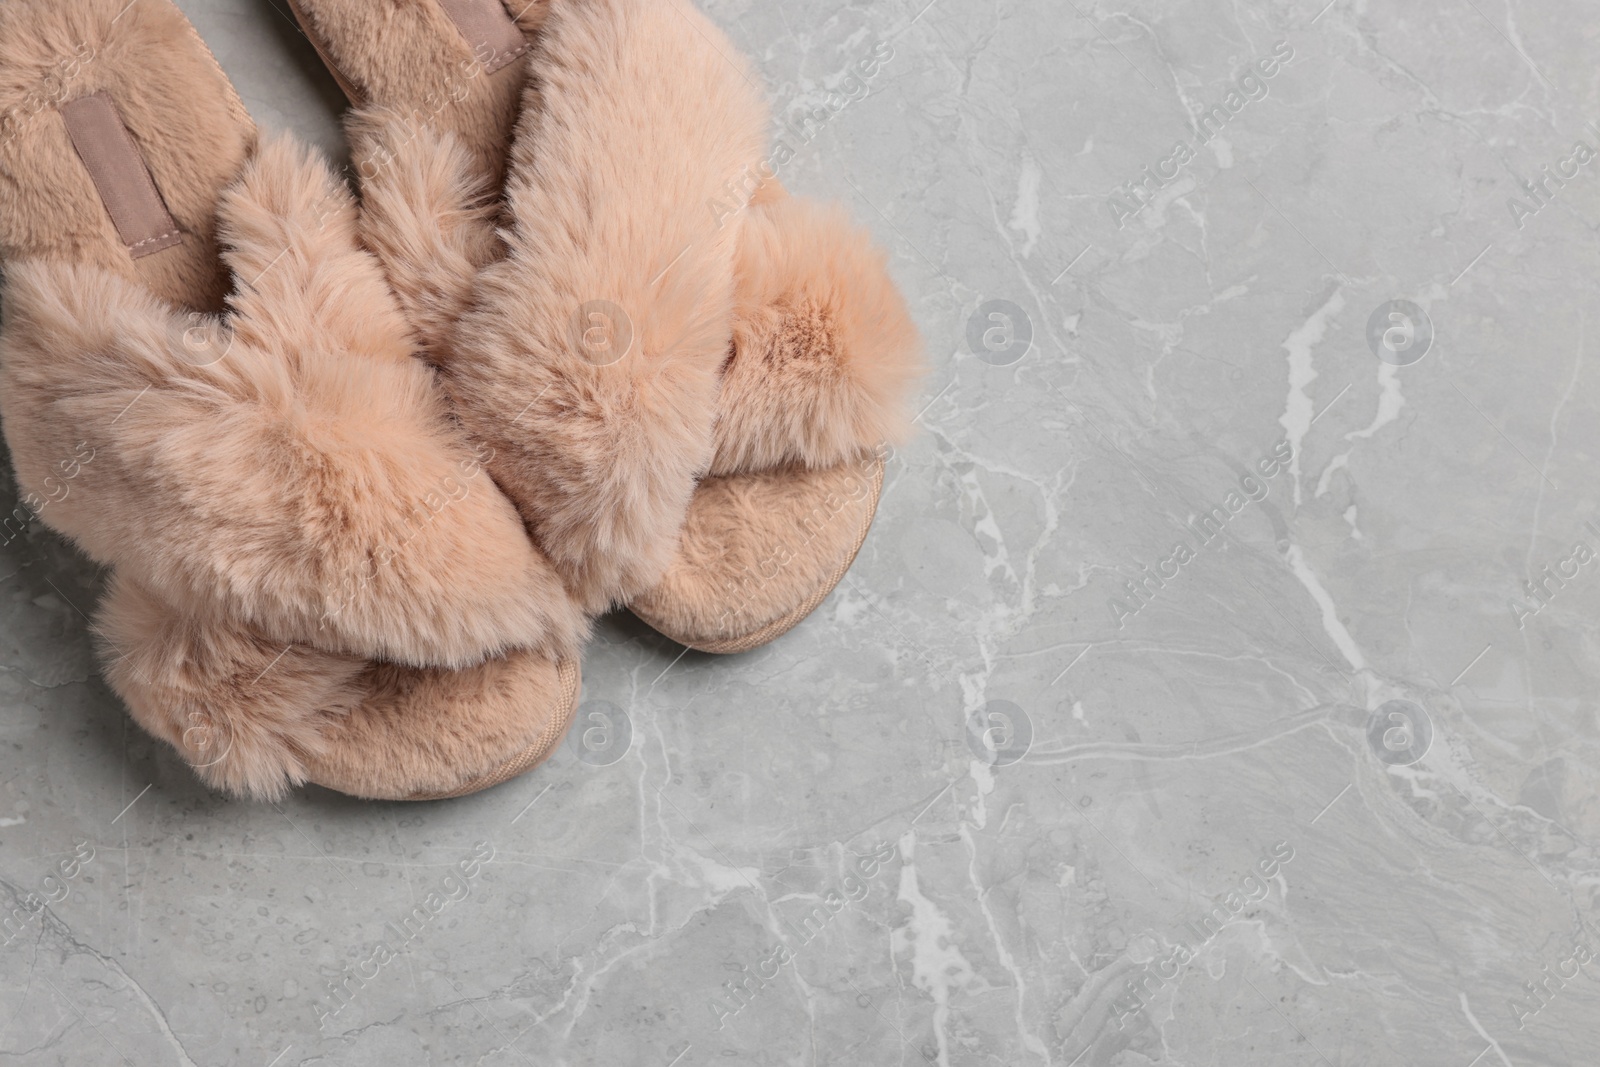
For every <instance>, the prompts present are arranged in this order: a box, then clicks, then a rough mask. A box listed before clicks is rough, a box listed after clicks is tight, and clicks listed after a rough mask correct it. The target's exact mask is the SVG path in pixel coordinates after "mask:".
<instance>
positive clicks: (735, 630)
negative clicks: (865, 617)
mask: <svg viewBox="0 0 1600 1067" xmlns="http://www.w3.org/2000/svg"><path fill="white" fill-rule="evenodd" d="M297 6H298V8H299V10H300V12H301V16H302V19H303V20H304V25H305V27H306V29H307V31H308V33H309V34H310V35H311V36H312V37H313V39H314V40H316V41H317V42H318V48H319V51H321V52H322V53H323V54H324V55H325V56H327V57H329V58H330V60H331V61H332V62H333V63H335V64H336V65H337V66H338V67H339V69H340V71H341V74H340V79H341V81H342V82H344V83H346V84H348V85H350V86H352V87H353V89H354V91H355V93H356V96H357V98H358V99H360V100H364V101H368V102H369V103H368V106H367V107H366V108H365V109H363V110H362V111H361V112H358V113H357V114H356V115H355V116H354V117H353V119H352V122H351V132H352V137H351V140H352V145H353V150H354V156H355V160H356V168H357V170H358V171H359V172H360V173H361V175H362V178H363V190H362V191H363V207H364V215H365V218H364V225H363V229H364V232H365V233H366V235H367V241H368V244H369V246H370V247H372V248H373V250H374V251H375V252H377V254H378V255H379V257H380V258H381V259H382V260H383V261H384V264H385V267H386V269H387V271H388V274H389V278H390V282H391V284H392V285H393V286H394V288H395V290H396V291H397V293H398V294H399V295H400V296H401V299H402V301H403V303H404V304H405V306H406V312H407V315H408V317H410V318H411V320H412V321H413V324H414V325H416V326H417V328H418V330H419V333H420V334H421V336H422V337H423V339H424V341H425V343H426V344H427V345H428V346H429V350H430V352H432V353H433V358H434V359H435V360H436V361H437V362H438V363H439V365H440V369H441V373H442V377H443V380H444V382H445V384H446V387H447V388H448V389H449V390H450V391H451V392H452V394H453V395H454V396H455V398H456V400H457V405H458V410H459V411H460V412H461V414H462V419H463V422H464V423H465V424H466V426H467V428H468V430H469V432H470V433H471V434H472V435H473V436H474V438H475V439H476V440H478V441H479V442H481V443H482V444H483V445H485V446H486V447H489V448H491V449H492V450H493V452H494V455H495V457H496V458H495V460H494V464H493V466H492V468H491V469H492V470H493V472H494V474H495V479H496V481H497V482H498V483H499V484H500V485H502V486H503V487H504V488H505V489H506V491H507V493H508V495H509V496H510V497H511V498H512V499H513V500H514V501H515V502H516V504H517V505H518V508H519V510H520V511H521V512H522V515H523V518H524V520H525V521H526V522H527V523H528V525H529V528H530V529H531V530H532V531H533V532H534V534H535V536H536V538H537V539H538V541H539V542H540V544H541V545H542V546H543V547H544V549H545V550H546V551H547V552H548V553H549V554H550V557H551V559H552V561H553V562H554V563H555V565H556V567H557V569H558V570H560V571H561V573H562V575H563V577H564V578H565V580H566V582H567V586H568V588H569V590H570V591H571V592H572V594H573V596H574V597H575V599H577V600H578V602H579V603H580V604H582V605H583V606H584V607H585V609H587V610H590V611H600V610H604V609H605V608H607V607H609V606H611V605H614V604H619V603H626V604H628V605H629V606H630V607H631V608H632V609H633V610H634V611H635V613H636V614H638V615H639V616H640V617H641V618H643V619H644V620H645V621H646V622H649V623H650V624H651V625H653V626H655V627H656V628H657V629H659V630H661V631H662V632H664V633H666V634H667V635H668V636H671V637H673V638H675V639H677V640H679V641H681V642H683V643H685V644H688V645H691V646H693V647H696V648H700V649H704V650H707V651H722V652H727V651H739V650H742V649H744V648H749V647H754V646H755V645H757V644H760V643H762V642H764V641H767V640H770V639H771V638H773V637H775V636H777V635H778V634H780V633H782V632H784V631H785V630H787V629H788V628H789V627H791V626H793V625H794V624H795V623H796V622H798V621H799V620H800V619H801V618H803V617H804V616H805V615H806V614H807V613H808V612H810V611H811V610H812V609H813V608H815V606H816V605H817V604H818V603H820V602H821V600H822V599H823V598H824V597H825V596H826V595H827V593H828V592H829V591H831V590H832V588H833V587H834V585H835V584H836V583H837V582H838V581H839V580H840V578H841V577H842V576H843V574H844V571H845V569H846V568H848V566H849V564H850V562H851V560H852V559H853V558H854V556H855V553H856V551H857V550H858V549H859V547H860V545H861V542H862V539H863V538H864V536H865V531H866V529H867V527H868V526H869V524H870V522H871V519H872V515H873V511H874V509H875V506H876V502H877V499H878V494H879V492H880V490H881V486H882V454H881V451H880V449H879V445H880V443H881V442H883V441H885V440H890V439H893V438H896V437H898V436H901V435H902V434H903V432H904V430H905V427H906V418H905V412H904V403H903V402H904V397H905V394H906V392H907V389H908V387H909V385H910V383H911V381H912V379H913V378H914V377H915V375H916V373H917V371H918V362H919V359H918V356H919V352H918V349H919V345H918V341H917V337H916V331H915V328H914V327H913V325H912V324H911V320H910V317H909V314H908V313H907V311H906V308H905V305H904V301H903V300H902V299H901V298H900V296H899V294H898V292H897V291H896V290H895V288H894V286H893V284H892V283H891V282H890V280H889V278H888V274H887V271H886V269H885V265H884V257H883V256H882V254H881V253H879V252H877V251H876V250H875V249H873V248H872V247H871V245H870V244H869V243H868V242H867V240H866V238H865V236H864V235H862V234H860V233H858V232H856V231H855V230H853V229H852V228H851V227H850V226H849V225H848V224H847V223H845V222H844V221H843V220H842V219H841V218H840V216H839V215H838V214H837V213H835V212H831V211H827V210H824V209H820V208H817V207H815V206H814V205H810V204H806V203H804V202H802V201H799V200H796V199H792V198H789V197H787V196H786V195H785V194H784V193H783V191H782V189H781V188H780V187H778V186H777V184H776V183H775V182H771V181H766V182H763V181H762V180H761V179H762V175H763V173H764V172H763V167H764V163H763V160H764V158H765V124H766V122H767V115H766V111H765V108H764V107H763V105H762V103H761V101H760V97H759V93H758V91H757V89H756V87H755V81H754V79H753V77H752V75H751V73H750V71H749V69H748V67H747V65H746V64H745V63H744V62H743V60H742V59H740V58H738V57H737V53H736V52H735V50H734V49H733V48H732V46H731V44H730V43H729V42H728V41H727V39H726V38H725V37H724V36H723V35H722V34H721V33H720V31H718V30H717V29H716V28H715V27H714V26H712V25H711V24H710V23H709V22H708V21H706V20H705V19H704V18H703V17H702V16H700V15H699V14H698V13H697V12H695V11H694V10H693V9H692V8H690V7H688V6H687V5H684V4H679V3H674V2H673V0H573V2H571V3H561V4H553V5H549V6H548V7H547V6H546V5H545V4H542V3H535V4H532V5H530V6H528V7H526V8H523V9H522V10H521V15H520V20H513V19H512V17H511V15H510V14H509V13H508V11H507V9H506V8H504V7H502V6H501V5H500V4H499V3H498V2H497V0H410V2H408V3H406V4H404V5H399V6H398V7H397V8H385V9H383V12H382V14H381V15H380V14H375V13H374V12H373V11H372V10H371V9H370V5H363V4H360V3H358V2H356V0H297ZM467 9H470V11H471V12H472V14H471V17H470V18H468V17H466V16H464V15H463V11H464V10H467ZM491 24H492V25H495V26H497V27H498V29H497V30H496V31H495V33H494V34H493V35H492V36H493V39H494V42H497V43H493V44H491V43H488V42H486V40H485V39H484V38H485V37H486V36H488V35H487V31H486V30H485V29H484V27H486V26H489V25H491ZM472 27H476V29H475V30H473V29H471V28H472ZM513 31H515V32H516V33H519V34H522V35H524V37H525V39H526V40H528V41H529V42H530V43H531V47H530V48H529V49H528V54H527V57H526V59H525V60H524V61H523V62H525V64H526V68H527V70H528V71H529V72H531V81H530V84H529V85H528V87H527V88H526V90H525V91H524V96H523V104H522V110H521V113H520V116H519V118H518V121H517V126H516V129H515V133H514V137H513V138H512V140H511V144H510V163H509V167H508V170H507V177H506V182H505V187H504V194H503V199H502V200H501V201H500V202H499V203H494V202H492V201H489V200H488V199H487V198H486V197H485V195H484V194H485V191H486V190H487V189H489V188H492V186H491V185H490V184H489V182H488V181H487V180H486V178H487V176H488V175H492V174H493V172H494V171H495V170H497V169H499V168H498V164H497V163H496V162H495V161H494V160H492V159H488V157H491V156H492V155H493V152H494V148H495V146H496V145H497V144H503V140H502V139H503V137H504V133H503V130H504V124H505V121H506V114H507V112H506V103H505V102H506V100H507V99H508V98H509V93H510V89H509V88H508V86H509V85H510V83H511V80H512V75H511V74H510V73H508V72H513V73H514V72H515V71H516V69H517V68H518V66H519V64H518V63H516V62H514V61H507V62H504V63H503V64H501V65H495V64H494V63H478V62H477V61H476V57H478V56H494V57H505V56H509V55H511V54H513V53H516V52H517V51H518V49H517V48H516V47H514V46H511V45H510V44H509V42H510V41H512V40H514V36H513ZM491 67H492V68H493V69H492V70H491V69H490V68H491ZM407 70H418V71H429V72H435V74H434V76H435V77H437V72H439V71H447V72H456V71H463V70H464V71H469V72H474V74H473V76H472V77H470V78H466V79H465V80H459V79H458V80H455V81H452V82H451V83H450V86H451V91H450V92H448V93H443V94H441V93H440V92H439V85H437V84H434V85H431V86H430V85H428V84H427V83H426V82H419V81H417V80H415V79H412V80H408V79H406V78H405V77H404V76H403V72H405V71H407ZM430 93H431V94H432V95H433V98H434V103H433V104H432V105H430V106H426V107H422V106H418V104H417V101H419V100H425V99H427V97H428V96H429V95H430ZM486 159H488V162H485V160H486ZM752 191H754V192H755V196H754V197H753V199H750V201H749V203H748V205H747V204H746V203H745V199H746V198H747V197H749V196H750V194H751V192H752ZM718 205H722V207H721V208H720V209H719V208H718ZM497 222H498V223H500V224H501V225H502V227H503V228H502V230H501V233H502V234H503V237H504V244H505V247H504V248H501V247H499V243H498V242H497V240H496V236H495V232H494V229H493V226H494V224H495V223H497ZM707 474H709V475H710V477H704V476H705V475H707Z"/></svg>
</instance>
